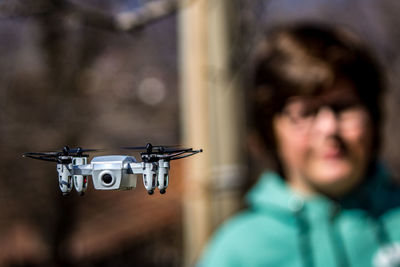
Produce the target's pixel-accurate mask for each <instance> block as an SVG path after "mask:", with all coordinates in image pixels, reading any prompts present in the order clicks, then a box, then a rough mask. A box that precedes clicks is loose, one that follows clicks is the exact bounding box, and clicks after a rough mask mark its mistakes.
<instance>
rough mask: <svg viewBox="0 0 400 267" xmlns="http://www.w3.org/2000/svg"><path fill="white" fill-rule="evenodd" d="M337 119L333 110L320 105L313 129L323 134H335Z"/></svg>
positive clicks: (337, 127) (337, 125)
mask: <svg viewBox="0 0 400 267" xmlns="http://www.w3.org/2000/svg"><path fill="white" fill-rule="evenodd" d="M338 129H339V121H338V118H337V116H336V114H335V112H334V111H333V110H332V109H331V108H329V107H322V108H321V109H320V110H319V111H318V113H317V115H316V118H315V122H314V130H315V131H317V132H318V133H321V134H324V135H336V134H337V131H338Z"/></svg>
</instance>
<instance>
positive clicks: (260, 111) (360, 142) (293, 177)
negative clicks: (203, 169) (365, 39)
mask: <svg viewBox="0 0 400 267" xmlns="http://www.w3.org/2000/svg"><path fill="white" fill-rule="evenodd" d="M254 73H255V76H254V77H255V78H254V86H253V87H252V88H251V92H250V93H249V95H250V102H251V103H250V105H249V106H250V107H251V108H252V109H253V112H252V115H251V118H252V119H253V125H254V128H255V129H256V130H257V132H258V133H259V136H260V137H261V140H263V142H264V144H265V145H264V146H265V147H266V148H268V151H270V155H271V156H272V158H273V159H274V163H275V164H274V168H273V169H274V171H266V172H264V173H263V174H262V175H261V177H260V179H259V181H258V182H257V184H256V185H255V186H254V188H253V189H252V190H251V191H250V193H249V194H248V197H247V200H248V202H249V208H248V209H247V210H246V211H244V212H242V213H240V214H239V215H237V216H235V217H234V218H232V219H231V220H230V221H228V222H227V223H225V225H224V226H223V227H221V229H219V230H218V231H217V233H216V234H215V236H214V237H213V239H212V240H211V243H210V244H209V246H208V247H207V249H206V251H205V254H204V255H203V257H202V259H201V261H200V263H199V265H200V266H397V265H398V264H400V243H397V242H400V209H399V205H400V190H399V189H398V188H397V186H395V184H394V183H393V182H392V179H390V177H389V175H388V174H387V173H386V172H385V170H384V168H383V167H382V166H381V165H380V164H379V162H378V152H379V146H380V129H381V120H382V118H381V117H382V116H381V106H380V103H381V97H382V93H383V91H384V86H383V82H382V74H381V72H380V68H379V66H378V64H377V62H376V61H375V60H374V59H373V57H372V56H371V55H370V54H369V53H368V51H367V50H366V49H365V48H364V47H363V46H362V45H361V43H360V42H359V41H358V40H357V39H356V38H355V37H354V36H352V35H350V34H349V33H346V32H344V31H340V30H335V29H330V28H327V27H322V26H315V25H300V26H299V25H298V26H292V27H283V28H280V29H277V30H275V31H274V32H273V33H271V34H269V35H268V36H267V37H266V39H265V42H264V43H263V44H261V45H260V48H259V50H258V51H257V60H256V64H255V69H254Z"/></svg>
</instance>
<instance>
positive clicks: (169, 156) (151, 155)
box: [124, 143, 203, 162]
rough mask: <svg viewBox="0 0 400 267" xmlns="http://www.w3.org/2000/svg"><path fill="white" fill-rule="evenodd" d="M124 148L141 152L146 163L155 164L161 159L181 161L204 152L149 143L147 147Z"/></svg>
mask: <svg viewBox="0 0 400 267" xmlns="http://www.w3.org/2000/svg"><path fill="white" fill-rule="evenodd" d="M124 148H125V149H130V150H137V151H141V152H140V156H141V157H142V160H143V161H144V162H155V161H158V160H160V159H165V160H175V159H181V158H186V157H189V156H192V155H194V154H197V153H200V152H203V150H201V149H200V150H193V149H192V148H178V147H176V146H153V145H152V144H151V143H148V144H147V145H146V146H137V147H124Z"/></svg>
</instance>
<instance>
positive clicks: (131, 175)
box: [23, 143, 203, 195]
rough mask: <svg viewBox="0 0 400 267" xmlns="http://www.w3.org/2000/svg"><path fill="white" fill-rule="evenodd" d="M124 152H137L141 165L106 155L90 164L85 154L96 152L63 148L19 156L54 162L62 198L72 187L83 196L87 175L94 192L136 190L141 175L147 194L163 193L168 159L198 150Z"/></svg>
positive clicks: (128, 158) (132, 159)
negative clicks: (89, 177) (138, 177)
mask: <svg viewBox="0 0 400 267" xmlns="http://www.w3.org/2000/svg"><path fill="white" fill-rule="evenodd" d="M125 149H131V150H137V151H141V152H140V156H141V158H142V162H137V161H136V159H135V157H132V156H125V155H112V156H111V155H108V156H99V157H94V158H93V159H92V161H91V162H90V163H88V162H87V161H88V160H87V159H88V157H89V155H87V154H83V153H85V152H94V151H97V150H96V149H82V148H80V147H78V148H72V149H70V148H69V147H67V146H66V147H64V148H63V149H62V150H61V151H52V152H28V153H24V154H23V157H28V158H33V159H39V160H45V161H52V162H57V172H58V182H59V186H60V189H61V192H62V193H63V194H64V195H66V194H68V193H69V192H71V190H72V187H74V188H75V190H76V191H77V192H78V194H80V195H83V194H84V192H85V191H86V189H87V185H88V179H87V177H88V176H89V175H91V176H92V179H93V185H94V188H95V189H97V190H118V189H125V190H130V189H133V188H135V187H136V182H137V175H139V174H142V175H143V184H144V187H145V188H146V190H147V192H148V193H149V194H150V195H151V194H153V193H154V189H155V188H156V187H157V188H158V189H159V191H160V193H161V194H164V193H165V191H166V189H167V187H168V182H169V175H168V171H169V169H170V165H169V162H170V161H171V160H176V159H182V158H185V157H189V156H192V155H194V154H197V153H199V152H203V150H202V149H200V150H193V149H192V148H173V147H165V146H153V145H152V144H150V143H148V144H147V145H146V146H145V147H125Z"/></svg>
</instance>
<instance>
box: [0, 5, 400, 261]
mask: <svg viewBox="0 0 400 267" xmlns="http://www.w3.org/2000/svg"><path fill="white" fill-rule="evenodd" d="M399 11H400V2H399V1H395V0H391V1H390V0H324V1H323V0H320V1H316V0H304V1H297V0H269V1H266V0H113V1H111V0H81V1H77V0H36V1H28V0H2V1H0V152H1V153H0V157H1V159H0V174H1V176H0V199H1V201H0V266H192V265H193V264H194V263H195V262H196V259H197V258H198V256H199V254H200V253H201V250H202V248H203V246H204V244H205V243H206V241H207V239H208V238H209V236H210V234H211V233H212V231H213V230H214V229H215V227H217V226H218V225H219V224H220V223H221V222H222V221H223V220H224V219H225V218H226V217H227V216H229V215H231V214H232V213H233V212H235V211H237V210H238V209H240V208H241V207H242V205H243V203H242V196H243V194H244V193H245V192H246V190H247V188H248V187H249V186H250V185H251V184H252V182H253V181H254V179H255V177H256V174H257V169H258V168H259V165H260V163H259V160H258V159H257V157H256V156H252V155H250V154H249V153H248V149H247V133H246V114H245V110H246V107H245V94H244V88H246V83H248V82H249V81H248V78H246V77H248V76H247V74H248V72H249V69H250V65H251V52H252V49H253V48H254V46H255V45H256V44H257V41H258V40H260V38H261V37H262V34H263V33H264V32H265V30H266V29H268V28H271V27H274V26H275V25H279V24H281V23H296V22H300V21H315V22H321V23H329V24H334V25H340V26H344V27H347V28H349V29H351V30H353V31H355V32H356V33H358V34H359V35H360V36H361V38H363V39H364V40H365V41H366V42H367V44H368V45H369V46H370V47H371V49H373V50H374V51H375V52H376V54H377V56H378V58H379V59H380V60H381V62H382V64H383V66H384V67H385V70H386V73H387V78H388V87H389V90H388V93H387V96H386V105H385V109H386V120H387V121H386V128H385V130H384V132H385V142H384V149H383V156H382V157H383V159H384V160H385V162H387V165H388V166H389V168H390V169H391V170H392V171H393V172H394V173H395V174H397V175H398V174H399V172H400V167H399V163H400V153H399V151H398V148H397V146H398V142H399V133H400V124H399V123H398V121H397V114H398V113H399V112H400V108H399V105H398V102H400V88H399V86H400V75H398V73H400V57H399V55H400V54H399V52H398V51H397V50H398V47H400V27H399V26H400V18H399V16H398V15H397V14H398V12H399ZM147 142H151V143H153V144H157V145H182V146H189V147H194V148H203V149H204V153H202V154H199V155H196V156H194V157H191V158H188V159H185V160H181V161H176V162H173V163H171V180H170V186H169V188H168V191H167V194H165V195H159V194H158V193H157V194H155V195H153V196H149V195H147V193H146V191H145V189H144V188H143V186H142V182H141V181H138V187H137V188H136V189H135V190H134V191H111V192H107V191H103V192H100V191H95V190H94V189H93V186H92V184H91V181H89V183H90V184H89V189H88V191H87V193H86V194H85V196H83V197H80V196H78V195H77V194H75V193H74V192H71V194H70V195H69V196H66V197H63V196H62V195H61V192H60V191H59V190H58V182H57V173H56V169H55V164H51V163H47V162H42V161H33V160H29V159H23V158H22V157H21V155H22V153H24V152H28V151H48V150H54V149H61V148H62V147H63V146H65V145H69V146H70V147H76V146H82V147H84V148H103V149H104V148H106V149H111V151H107V152H104V153H103V152H102V154H110V153H111V154H126V153H127V152H126V151H121V150H118V148H119V147H123V146H134V145H144V144H145V143H147ZM99 154H101V153H99ZM95 155H98V154H94V155H91V156H95ZM136 156H137V155H136Z"/></svg>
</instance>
